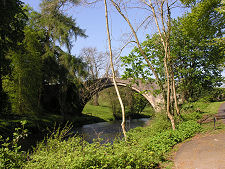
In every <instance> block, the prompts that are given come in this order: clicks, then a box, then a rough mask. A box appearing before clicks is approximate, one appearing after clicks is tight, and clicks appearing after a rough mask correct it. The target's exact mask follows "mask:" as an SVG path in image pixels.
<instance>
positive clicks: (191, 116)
mask: <svg viewBox="0 0 225 169" xmlns="http://www.w3.org/2000/svg"><path fill="white" fill-rule="evenodd" d="M221 103H222V102H215V103H204V102H196V103H192V104H187V105H185V106H183V108H182V110H183V111H185V112H183V114H184V116H183V117H184V118H183V122H181V123H180V124H177V125H178V128H177V130H175V131H173V130H172V129H171V127H170V122H169V121H168V118H167V117H166V115H165V113H157V114H156V115H155V117H154V118H153V120H151V122H150V125H149V126H147V127H144V128H142V127H138V128H135V129H132V130H131V131H129V132H128V140H127V142H125V141H124V140H117V141H114V143H113V144H110V143H107V144H101V143H100V142H101V140H96V141H95V142H94V143H92V144H89V143H87V142H86V141H84V140H83V139H82V138H80V137H76V136H75V137H74V136H73V137H68V134H69V130H70V129H71V128H70V126H67V127H65V128H64V129H63V130H62V129H58V130H55V131H53V132H52V133H51V135H50V136H49V137H48V138H46V139H45V140H44V141H42V142H40V143H39V144H38V145H37V147H36V148H34V150H33V152H32V153H29V154H27V155H26V153H24V152H22V153H21V152H17V151H11V150H12V149H10V151H9V149H7V151H6V149H1V155H2V157H3V155H4V158H5V159H7V158H9V160H8V161H10V165H13V162H14V163H17V164H18V165H20V166H18V165H17V167H18V168H19V167H24V168H52V167H54V168H57V167H58V168H155V167H158V166H159V165H160V164H161V163H163V162H167V156H168V153H169V151H170V150H171V149H172V148H173V146H174V145H176V144H177V143H180V142H182V141H184V140H186V139H188V138H190V137H192V136H194V135H195V134H196V133H199V132H206V131H212V130H213V122H209V123H206V124H199V123H197V121H198V120H199V119H201V118H202V117H203V116H204V115H206V114H208V115H209V114H215V113H216V112H217V108H218V107H219V105H220V104H221ZM216 129H217V130H225V125H224V124H222V123H217V126H216ZM65 138H67V139H66V140H65ZM12 148H13V147H12ZM15 148H16V146H15ZM8 154H14V155H8ZM15 154H16V155H15ZM11 158H12V159H11ZM14 158H15V159H14ZM18 160H19V161H18ZM6 161H7V160H6ZM6 161H5V163H2V164H5V165H9V163H8V162H6ZM15 166H16V165H15Z"/></svg>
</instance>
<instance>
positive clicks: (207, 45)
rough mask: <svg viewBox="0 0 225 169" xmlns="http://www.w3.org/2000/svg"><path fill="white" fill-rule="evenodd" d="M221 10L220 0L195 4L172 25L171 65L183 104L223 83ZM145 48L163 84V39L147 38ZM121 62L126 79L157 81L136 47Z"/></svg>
mask: <svg viewBox="0 0 225 169" xmlns="http://www.w3.org/2000/svg"><path fill="white" fill-rule="evenodd" d="M185 2H186V3H191V2H194V1H191V2H190V1H185ZM220 6H221V1H220V0H213V1H211V0H205V1H201V2H198V3H197V2H195V3H194V4H192V6H191V12H190V13H187V14H186V15H184V16H183V17H181V18H178V19H177V20H173V22H172V27H171V34H170V45H171V46H170V50H171V57H172V58H171V60H170V61H169V62H170V66H171V69H173V73H174V78H175V81H176V87H177V88H178V92H179V95H180V97H181V98H182V100H185V101H189V100H191V101H193V100H197V99H198V98H199V97H200V96H202V95H205V93H206V92H208V91H210V90H213V88H214V87H218V86H220V85H221V84H222V82H223V77H222V74H221V73H222V70H223V66H224V60H225V53H224V38H223V36H224V25H225V24H224V22H225V17H224V14H223V13H219V12H218V11H217V8H218V7H220ZM142 47H143V49H144V52H145V54H146V56H147V57H148V59H149V61H150V62H151V63H152V65H154V67H155V69H156V72H157V74H158V76H159V78H160V81H161V83H165V70H164V62H163V61H164V60H163V58H164V53H163V46H162V45H161V41H160V36H159V35H158V34H155V35H153V36H149V35H148V36H147V40H146V41H144V42H143V43H142ZM122 61H123V63H124V65H125V66H126V71H125V74H124V77H125V78H128V77H132V78H144V79H148V80H154V79H151V77H152V72H151V70H150V69H149V68H148V66H147V63H146V62H145V61H144V58H143V56H142V53H141V52H140V50H139V49H138V48H136V47H135V48H134V50H133V51H132V52H131V54H130V55H129V56H125V57H122Z"/></svg>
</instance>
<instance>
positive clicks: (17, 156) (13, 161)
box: [0, 121, 28, 168]
mask: <svg viewBox="0 0 225 169" xmlns="http://www.w3.org/2000/svg"><path fill="white" fill-rule="evenodd" d="M21 124H22V128H16V129H15V132H14V133H13V138H12V140H11V139H10V138H9V137H8V138H6V139H3V137H2V136H0V142H1V146H0V168H21V166H22V165H23V163H24V162H25V159H26V154H25V152H23V151H20V149H21V146H18V141H19V140H20V139H22V138H24V137H26V136H27V132H28V131H27V130H26V129H24V125H25V124H26V121H22V122H21Z"/></svg>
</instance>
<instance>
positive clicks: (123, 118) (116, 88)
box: [104, 0, 127, 141]
mask: <svg viewBox="0 0 225 169" xmlns="http://www.w3.org/2000/svg"><path fill="white" fill-rule="evenodd" d="M104 3H105V18H106V29H107V36H108V43H109V53H110V64H111V70H112V74H113V84H114V87H115V90H116V94H117V97H118V100H119V102H120V106H121V110H122V123H121V126H122V130H123V135H124V138H125V141H126V140H127V136H126V130H125V109H124V105H123V101H122V99H121V96H120V92H119V89H118V86H117V84H116V78H115V70H114V66H113V59H112V48H111V38H110V33H109V23H108V9H107V3H106V0H104Z"/></svg>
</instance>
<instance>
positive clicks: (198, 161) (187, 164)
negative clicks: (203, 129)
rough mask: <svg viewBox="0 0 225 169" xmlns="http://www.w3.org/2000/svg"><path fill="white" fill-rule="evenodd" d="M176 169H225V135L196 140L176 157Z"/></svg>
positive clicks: (182, 148) (188, 143) (185, 144)
mask: <svg viewBox="0 0 225 169" xmlns="http://www.w3.org/2000/svg"><path fill="white" fill-rule="evenodd" d="M175 168H176V169H225V133H220V134H215V135H207V136H203V137H201V138H194V139H192V140H191V141H189V142H186V143H184V144H183V145H182V146H181V147H180V149H179V150H178V152H177V153H176V155H175Z"/></svg>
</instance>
